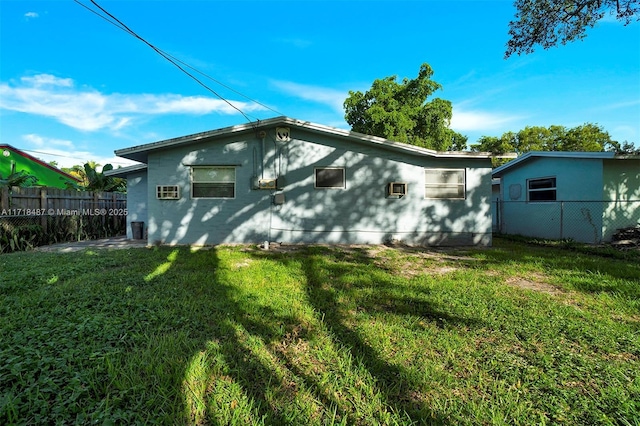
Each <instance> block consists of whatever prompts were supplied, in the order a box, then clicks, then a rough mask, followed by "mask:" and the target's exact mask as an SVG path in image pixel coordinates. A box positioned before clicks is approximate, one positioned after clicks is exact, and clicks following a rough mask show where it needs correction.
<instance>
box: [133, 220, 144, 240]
mask: <svg viewBox="0 0 640 426" xmlns="http://www.w3.org/2000/svg"><path fill="white" fill-rule="evenodd" d="M143 228H144V222H131V233H132V234H133V239H134V240H141V239H142V236H143V235H144V233H143Z"/></svg>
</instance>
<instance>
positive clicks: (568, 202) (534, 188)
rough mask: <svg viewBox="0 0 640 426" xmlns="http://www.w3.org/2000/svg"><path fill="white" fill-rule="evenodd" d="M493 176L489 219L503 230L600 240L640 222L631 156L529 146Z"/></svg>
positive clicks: (639, 171)
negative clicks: (495, 191)
mask: <svg viewBox="0 0 640 426" xmlns="http://www.w3.org/2000/svg"><path fill="white" fill-rule="evenodd" d="M493 177H494V178H495V179H499V181H498V182H499V192H498V193H499V196H498V197H497V201H498V204H497V205H498V208H497V209H496V214H495V216H496V218H495V220H494V223H495V225H496V227H497V228H498V230H499V231H500V232H502V233H505V234H519V235H525V236H529V237H537V238H547V239H572V240H575V241H578V242H585V243H600V242H608V241H611V237H612V236H613V234H614V233H615V232H616V230H617V229H620V228H626V227H632V226H637V225H639V224H640V157H637V156H636V157H633V156H615V155H614V153H612V152H529V153H526V154H524V155H523V156H521V157H519V158H518V159H516V160H513V161H510V162H509V163H507V164H505V165H503V166H501V167H498V168H497V169H495V170H494V171H493ZM494 187H495V185H494ZM494 197H495V195H494ZM494 201H495V199H494Z"/></svg>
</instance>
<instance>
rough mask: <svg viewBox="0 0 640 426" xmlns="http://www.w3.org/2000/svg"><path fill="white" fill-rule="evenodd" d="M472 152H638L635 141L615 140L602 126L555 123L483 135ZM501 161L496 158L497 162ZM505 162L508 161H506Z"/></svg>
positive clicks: (519, 153) (495, 162)
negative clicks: (494, 134)
mask: <svg viewBox="0 0 640 426" xmlns="http://www.w3.org/2000/svg"><path fill="white" fill-rule="evenodd" d="M470 149H471V151H476V152H491V153H493V154H495V155H500V154H504V153H506V152H515V153H517V154H518V155H522V154H524V153H526V152H529V151H596V152H598V151H613V152H615V153H616V154H636V155H637V154H638V153H640V149H638V150H636V147H635V145H634V144H633V143H630V142H626V141H625V142H624V143H622V144H620V143H619V142H618V141H615V140H613V139H611V136H610V135H609V133H608V132H607V131H605V130H604V128H603V127H602V126H598V125H597V124H593V123H585V124H582V125H580V126H576V127H572V128H566V127H564V126H557V125H552V126H549V127H542V126H527V127H525V128H524V129H522V130H520V131H519V132H517V133H514V132H506V133H503V134H502V136H500V137H495V136H482V137H481V138H480V139H478V142H477V143H476V144H472V145H471V146H470ZM500 162H501V161H500V160H495V161H494V165H498V164H499V163H500ZM503 162H504V161H503Z"/></svg>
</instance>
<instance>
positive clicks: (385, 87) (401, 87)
mask: <svg viewBox="0 0 640 426" xmlns="http://www.w3.org/2000/svg"><path fill="white" fill-rule="evenodd" d="M432 75H433V70H432V69H431V67H430V66H429V65H428V64H426V63H424V64H422V66H421V67H420V72H419V73H418V76H417V77H416V78H415V79H413V80H410V79H407V78H405V79H403V80H402V82H401V83H398V81H397V76H391V77H385V78H382V79H376V80H375V81H374V82H373V84H372V85H371V89H369V90H368V91H367V92H365V93H362V92H360V91H357V92H353V91H349V97H348V98H347V99H346V100H345V101H344V109H345V120H346V121H347V123H349V125H351V130H353V131H355V132H360V133H365V134H368V135H373V136H380V137H383V138H386V139H391V140H394V141H398V142H404V143H409V144H412V145H417V146H421V147H423V148H429V149H434V150H438V151H447V150H462V149H465V148H466V145H467V138H466V136H463V135H461V134H459V133H457V132H455V131H453V130H452V129H450V128H449V124H450V122H451V116H452V107H451V102H449V101H447V100H444V99H440V98H433V99H431V100H429V101H427V99H428V98H429V97H430V96H431V95H433V93H434V92H435V91H436V90H439V89H441V88H442V86H441V85H440V84H439V83H436V82H435V81H433V80H432V79H431V77H432Z"/></svg>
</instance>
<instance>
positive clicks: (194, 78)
mask: <svg viewBox="0 0 640 426" xmlns="http://www.w3.org/2000/svg"><path fill="white" fill-rule="evenodd" d="M76 1H77V0H76ZM91 3H92V4H93V5H94V6H96V7H97V8H98V9H100V10H101V11H102V12H104V13H106V14H107V15H108V16H109V17H110V18H111V19H113V20H114V21H116V22H117V23H118V24H120V25H121V26H122V28H124V30H125V31H126V32H127V33H129V34H130V35H132V36H133V37H135V38H137V39H138V40H140V41H141V42H143V43H144V44H146V45H147V46H149V47H150V48H152V49H153V50H154V51H155V52H156V53H158V54H159V55H160V56H162V57H163V58H165V59H166V60H167V61H169V62H171V63H172V64H173V65H174V66H176V67H177V68H178V69H179V70H180V71H182V72H183V73H185V74H186V75H188V76H189V77H191V78H192V79H193V80H194V81H196V82H197V83H198V84H199V85H201V86H202V87H204V88H205V89H207V90H208V91H210V92H211V93H213V94H214V95H215V96H216V97H218V98H220V99H221V100H223V101H224V102H225V103H227V104H228V105H229V106H230V107H232V108H233V109H235V110H236V111H238V112H239V113H240V114H242V115H243V116H244V118H246V119H247V121H249V122H251V119H250V118H249V117H248V116H247V114H245V113H244V111H242V110H241V109H240V108H238V107H236V106H235V105H233V104H232V103H231V102H229V101H228V100H226V99H225V98H224V97H223V96H221V95H220V94H218V93H217V92H216V91H215V90H213V89H211V88H210V87H209V86H207V85H206V84H204V83H203V82H202V81H200V80H199V79H198V78H197V77H196V76H194V75H193V74H191V73H190V72H189V71H187V70H185V69H184V68H182V67H181V66H180V65H179V64H178V63H177V62H175V61H174V60H173V59H171V58H169V57H168V56H167V55H165V54H164V52H162V51H161V50H160V49H158V48H157V47H155V46H154V45H153V44H151V43H149V42H148V41H147V40H145V39H144V38H142V37H140V36H139V35H138V34H136V32H135V31H133V30H132V29H131V28H129V27H128V26H127V25H125V24H124V23H123V22H122V21H120V20H119V19H118V18H116V17H115V16H113V15H112V14H111V13H109V12H108V11H107V10H106V9H104V8H103V7H102V6H100V5H99V4H98V3H96V1H95V0H91Z"/></svg>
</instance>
